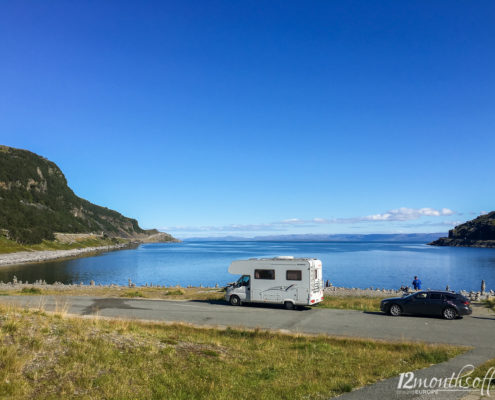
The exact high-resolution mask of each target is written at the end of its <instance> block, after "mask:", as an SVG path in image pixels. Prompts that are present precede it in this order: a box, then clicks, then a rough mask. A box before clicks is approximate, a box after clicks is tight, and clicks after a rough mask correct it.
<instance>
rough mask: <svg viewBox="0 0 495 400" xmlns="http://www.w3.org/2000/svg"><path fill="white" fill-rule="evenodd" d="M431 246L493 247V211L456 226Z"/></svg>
mask: <svg viewBox="0 0 495 400" xmlns="http://www.w3.org/2000/svg"><path fill="white" fill-rule="evenodd" d="M429 244H430V245H432V246H459V247H495V211H492V212H490V213H488V214H484V215H480V216H479V217H477V218H475V219H473V220H471V221H468V222H465V223H463V224H461V225H458V226H456V227H455V228H454V229H451V230H450V231H449V236H448V237H442V238H439V239H438V240H435V241H433V242H431V243H429Z"/></svg>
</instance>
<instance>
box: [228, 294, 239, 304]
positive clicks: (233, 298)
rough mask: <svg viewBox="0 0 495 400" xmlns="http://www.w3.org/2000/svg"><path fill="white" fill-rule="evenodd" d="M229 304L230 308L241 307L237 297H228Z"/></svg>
mask: <svg viewBox="0 0 495 400" xmlns="http://www.w3.org/2000/svg"><path fill="white" fill-rule="evenodd" d="M230 304H231V305H232V306H240V305H241V299H240V298H239V297H238V296H235V295H234V296H230Z"/></svg>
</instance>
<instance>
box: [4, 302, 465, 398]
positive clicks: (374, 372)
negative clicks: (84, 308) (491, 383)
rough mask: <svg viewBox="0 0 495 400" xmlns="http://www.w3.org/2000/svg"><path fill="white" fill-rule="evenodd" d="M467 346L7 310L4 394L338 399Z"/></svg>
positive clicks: (79, 396) (31, 395)
mask: <svg viewBox="0 0 495 400" xmlns="http://www.w3.org/2000/svg"><path fill="white" fill-rule="evenodd" d="M463 351H465V349H464V348H459V347H453V346H447V345H426V344H421V343H385V342H379V341H372V340H358V339H341V338H339V339H337V338H330V337H325V336H319V337H313V336H301V335H282V334H277V333H269V332H264V331H246V330H236V329H226V330H217V329H200V328H193V327H189V326H185V325H180V324H174V325H167V324H158V323H144V322H142V323H140V322H136V321H129V320H114V321H109V320H103V319H88V318H78V317H70V318H69V317H67V316H66V315H65V313H64V307H63V305H61V306H60V309H59V312H58V313H56V314H55V315H52V314H46V313H45V312H43V310H39V311H27V310H21V309H16V308H7V307H4V306H0V360H1V364H2V368H0V393H2V398H4V399H32V398H36V399H54V398H64V399H72V398H78V399H215V400H217V399H233V398H235V399H253V398H256V399H320V398H330V397H333V396H336V395H338V394H341V393H343V392H348V391H351V390H352V389H354V388H357V387H360V386H363V385H366V384H370V383H374V382H376V381H378V380H381V379H384V378H388V377H391V376H394V375H397V374H399V373H400V372H406V371H411V370H414V369H418V368H423V367H426V366H429V365H431V364H434V363H439V362H443V361H446V360H447V359H449V358H451V357H454V356H456V355H458V354H460V353H462V352H463Z"/></svg>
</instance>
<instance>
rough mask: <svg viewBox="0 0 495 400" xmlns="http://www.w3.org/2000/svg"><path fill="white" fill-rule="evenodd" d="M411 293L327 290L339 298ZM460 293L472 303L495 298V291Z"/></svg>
mask: <svg viewBox="0 0 495 400" xmlns="http://www.w3.org/2000/svg"><path fill="white" fill-rule="evenodd" d="M410 293H414V290H412V289H409V290H408V291H407V292H403V291H402V290H394V289H379V288H376V289H375V288H368V289H359V288H345V287H336V286H330V287H326V288H325V296H338V297H352V296H364V297H402V296H403V295H404V294H410ZM458 293H460V294H462V295H463V296H465V297H467V298H468V299H470V300H472V301H481V300H488V299H489V298H491V297H494V296H495V291H493V290H485V291H483V292H481V291H478V292H474V291H467V290H461V291H459V292H458Z"/></svg>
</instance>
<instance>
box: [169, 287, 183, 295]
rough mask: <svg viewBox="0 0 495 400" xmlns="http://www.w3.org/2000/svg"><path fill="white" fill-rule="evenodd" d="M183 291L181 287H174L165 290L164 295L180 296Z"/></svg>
mask: <svg viewBox="0 0 495 400" xmlns="http://www.w3.org/2000/svg"><path fill="white" fill-rule="evenodd" d="M184 293H185V292H184V290H182V289H174V290H168V291H166V292H165V296H182V295H183V294H184Z"/></svg>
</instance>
